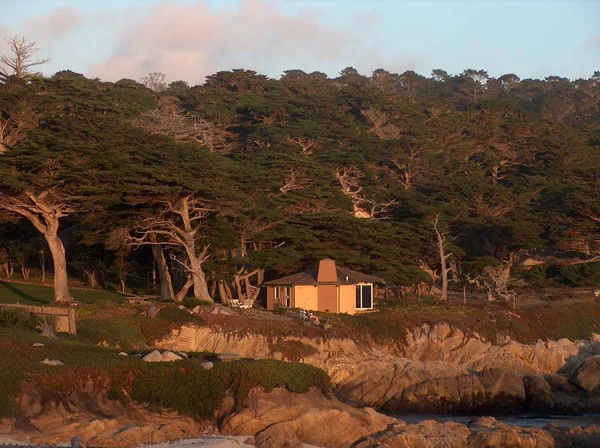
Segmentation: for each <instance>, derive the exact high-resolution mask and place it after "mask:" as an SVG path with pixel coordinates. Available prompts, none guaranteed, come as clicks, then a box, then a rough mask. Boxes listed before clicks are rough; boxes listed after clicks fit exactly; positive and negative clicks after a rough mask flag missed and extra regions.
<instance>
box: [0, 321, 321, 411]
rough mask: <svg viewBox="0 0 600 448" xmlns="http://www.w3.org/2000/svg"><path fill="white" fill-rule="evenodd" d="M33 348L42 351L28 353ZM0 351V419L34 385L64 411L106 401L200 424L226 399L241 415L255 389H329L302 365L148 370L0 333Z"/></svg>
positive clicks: (96, 352)
mask: <svg viewBox="0 0 600 448" xmlns="http://www.w3.org/2000/svg"><path fill="white" fill-rule="evenodd" d="M34 342H42V343H43V344H44V346H43V347H32V344H33V343H34ZM0 351H2V353H3V356H2V357H0V382H1V384H2V387H0V417H6V416H14V415H16V413H17V412H18V410H17V406H16V401H15V398H16V397H17V396H18V391H19V385H20V384H21V382H22V381H27V382H29V383H32V384H33V385H34V386H35V387H36V389H37V390H38V391H39V392H40V394H41V396H42V400H43V402H44V403H55V404H58V403H62V404H63V406H65V407H66V408H68V406H69V403H70V400H73V398H74V397H78V399H79V398H85V399H91V400H93V399H95V397H97V396H98V395H99V394H100V395H101V394H103V393H106V394H107V395H108V396H109V398H112V399H119V400H121V401H123V402H124V403H127V402H128V401H129V400H134V401H136V402H140V403H148V404H150V405H153V406H156V407H159V408H169V409H174V410H177V411H179V412H181V413H182V414H184V415H189V416H192V417H199V418H205V419H213V418H214V417H215V414H216V412H217V411H218V410H219V409H221V407H222V405H223V402H224V400H225V398H226V397H233V399H234V403H235V404H234V406H235V407H236V408H239V407H240V406H241V404H242V403H243V401H244V399H245V398H246V397H247V395H248V393H249V392H250V390H252V389H253V388H255V387H260V388H263V389H265V390H270V389H272V388H274V387H285V388H287V389H289V390H291V391H293V392H298V393H302V392H307V391H308V390H310V388H312V387H317V388H320V389H321V390H322V391H324V392H326V393H328V391H329V389H330V387H331V384H330V380H329V377H328V376H327V373H326V372H324V371H323V370H321V369H318V368H316V367H313V366H310V365H306V364H297V363H286V362H281V361H274V360H260V361H255V360H240V361H234V362H230V363H216V364H215V367H214V368H213V369H211V370H208V371H207V370H205V369H203V368H202V367H201V365H200V363H201V362H202V361H203V360H204V358H203V357H200V356H194V357H190V359H185V360H182V361H178V362H175V363H146V362H144V361H142V360H141V359H140V358H139V357H133V356H129V357H121V356H118V354H117V352H118V350H113V349H109V348H103V347H99V346H96V345H93V344H90V343H89V342H87V341H85V340H83V339H82V338H79V337H75V336H60V337H59V339H57V340H49V339H46V338H43V337H41V336H40V335H38V334H36V333H35V332H33V331H31V330H26V329H24V328H20V327H14V328H6V327H5V328H0ZM45 358H49V359H58V360H60V361H61V362H63V363H64V366H58V367H49V366H45V365H42V364H40V361H41V360H43V359H45Z"/></svg>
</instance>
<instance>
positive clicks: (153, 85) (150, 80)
mask: <svg viewBox="0 0 600 448" xmlns="http://www.w3.org/2000/svg"><path fill="white" fill-rule="evenodd" d="M166 79H167V75H165V74H164V73H161V72H151V73H148V74H147V75H146V76H142V83H143V84H144V85H145V86H146V87H148V88H149V89H150V90H152V91H154V92H156V93H160V92H164V91H165V90H167V83H166V82H165V80H166Z"/></svg>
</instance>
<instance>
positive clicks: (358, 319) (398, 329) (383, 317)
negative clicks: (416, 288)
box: [328, 302, 600, 344]
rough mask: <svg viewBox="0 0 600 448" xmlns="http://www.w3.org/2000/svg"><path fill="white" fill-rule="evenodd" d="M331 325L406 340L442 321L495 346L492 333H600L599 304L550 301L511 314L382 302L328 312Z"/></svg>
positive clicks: (530, 336) (529, 339) (516, 336)
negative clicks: (370, 308)
mask: <svg viewBox="0 0 600 448" xmlns="http://www.w3.org/2000/svg"><path fill="white" fill-rule="evenodd" d="M328 317H329V318H330V319H331V320H332V321H333V322H335V324H336V326H338V327H339V328H340V329H342V331H344V330H343V329H345V332H346V333H347V334H350V335H354V338H355V339H360V338H365V339H366V338H369V337H371V338H372V339H374V340H375V341H376V342H379V343H394V342H395V343H398V344H404V343H405V342H406V335H407V332H408V331H412V330H413V329H414V328H415V327H420V326H422V325H425V324H427V325H435V324H438V323H447V324H449V325H450V326H452V327H454V328H458V329H460V330H462V331H463V332H465V333H466V334H468V335H472V334H475V333H477V334H479V335H480V336H482V337H483V338H484V339H485V340H487V341H489V342H491V343H493V344H495V343H497V336H498V335H500V334H502V335H507V336H510V337H511V339H513V340H516V341H519V342H521V343H524V344H531V343H534V342H536V341H537V340H538V339H542V340H545V339H560V338H569V339H571V340H576V339H582V338H586V337H589V336H590V335H591V334H592V333H598V332H599V331H600V304H597V303H587V304H577V305H567V304H549V305H546V306H544V307H536V308H528V309H523V310H517V312H516V313H515V312H511V311H510V310H508V309H506V308H500V307H498V306H490V305H486V304H481V305H477V306H475V305H470V306H462V305H442V304H415V303H412V302H395V303H393V304H391V305H387V306H386V305H383V306H382V307H381V309H380V312H378V313H372V314H363V315H355V316H349V315H329V316H328Z"/></svg>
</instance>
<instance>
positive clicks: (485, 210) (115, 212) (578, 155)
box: [0, 41, 600, 304]
mask: <svg viewBox="0 0 600 448" xmlns="http://www.w3.org/2000/svg"><path fill="white" fill-rule="evenodd" d="M19 42H21V41H18V42H16V43H17V44H19ZM26 44H27V41H22V42H21V45H26ZM29 57H33V56H32V55H30V56H29ZM25 62H27V61H25ZM30 62H32V61H30ZM26 65H27V64H25V66H26ZM168 76H169V77H170V78H172V79H176V76H177V74H176V67H173V73H169V74H168ZM160 79H163V78H160ZM144 83H145V84H144ZM159 84H160V85H158V84H157V83H155V82H150V81H149V80H148V79H145V80H142V82H137V81H135V80H131V79H122V80H120V81H118V82H114V83H112V82H102V81H100V80H98V79H87V78H85V77H84V76H82V75H80V74H77V73H73V72H71V71H68V70H65V71H61V72H58V73H56V74H54V75H52V76H50V77H43V76H39V75H36V74H34V73H30V72H28V71H27V70H25V71H21V72H18V73H17V71H10V70H9V71H8V72H7V74H6V75H5V76H3V78H2V82H1V83H0V268H1V271H2V276H3V277H5V278H6V279H8V280H11V279H12V280H14V279H18V280H26V281H35V282H42V283H49V282H50V281H53V282H54V293H53V294H54V299H55V300H57V301H70V300H71V299H72V297H75V298H77V292H73V291H72V290H71V289H70V287H71V286H73V285H78V286H82V285H86V286H87V287H89V288H92V289H107V290H112V291H120V292H145V293H147V292H148V290H154V291H155V293H156V294H157V295H160V296H161V297H162V298H163V299H166V300H174V301H182V300H183V299H184V298H185V297H186V296H193V297H194V298H196V299H198V300H204V301H213V300H221V301H224V302H227V301H229V300H231V299H232V298H238V299H246V298H256V297H257V296H258V294H259V292H260V285H261V283H262V282H263V281H264V280H265V279H269V278H274V277H276V276H280V275H285V274H290V273H294V272H297V271H299V270H302V269H305V268H307V267H312V266H314V264H315V263H316V261H317V260H318V259H320V258H322V257H325V256H328V257H331V258H334V259H336V261H337V262H338V264H339V265H343V266H346V267H348V268H352V269H357V270H361V271H364V272H367V273H372V274H375V275H378V276H381V277H383V278H385V279H386V280H387V282H388V284H390V285H392V286H393V287H394V288H392V289H393V290H394V291H393V292H395V293H397V294H398V295H402V294H405V293H410V292H411V291H413V292H416V293H418V294H420V292H421V289H422V288H425V289H426V288H427V285H430V284H432V283H436V282H437V283H440V282H441V283H442V288H441V290H442V293H441V295H440V299H441V300H444V299H446V298H447V293H446V291H447V286H448V283H449V284H450V289H452V286H453V285H456V286H458V287H459V288H462V286H466V287H468V288H469V289H472V290H475V289H478V290H481V291H483V292H484V293H486V294H487V296H488V297H489V298H490V299H497V298H500V299H505V300H506V301H507V302H509V303H510V302H511V301H512V302H513V304H514V297H515V294H514V291H513V290H512V288H511V286H512V285H513V284H514V281H515V280H520V281H521V282H527V283H528V284H529V285H533V286H536V285H540V286H544V285H545V286H548V285H564V286H594V285H597V284H598V282H599V281H600V263H598V260H599V259H600V208H599V207H600V206H599V205H598V192H599V187H600V151H599V147H600V113H599V112H600V72H596V73H594V74H593V75H592V76H591V77H590V78H588V79H577V80H568V79H564V78H560V77H556V76H549V77H547V78H546V79H544V80H535V79H525V80H521V79H519V77H518V76H517V75H514V74H506V75H503V76H501V77H499V78H493V77H491V76H489V75H488V73H487V72H485V71H484V70H471V69H467V70H464V71H463V72H462V73H458V74H448V73H446V72H445V71H443V70H434V72H433V73H432V74H431V76H429V77H425V76H421V75H419V74H416V73H414V72H411V71H407V72H405V73H402V74H395V73H390V72H387V71H385V70H383V69H380V70H376V71H375V72H374V73H373V74H371V75H370V76H365V75H362V74H360V73H358V72H357V71H356V70H354V69H353V68H346V69H344V70H342V72H341V73H340V75H339V76H338V77H336V78H329V77H327V76H326V75H324V74H322V73H310V74H309V73H304V72H302V71H301V70H289V71H286V72H285V73H284V74H283V75H282V76H281V77H280V78H279V79H270V78H268V77H266V76H263V75H260V74H258V73H255V72H253V71H250V70H233V71H227V72H219V73H216V74H214V75H212V76H209V77H207V79H206V82H205V83H204V84H203V85H197V86H189V85H188V84H187V83H186V82H185V81H173V82H171V83H169V84H168V85H166V84H164V83H162V82H161V83H159ZM527 258H529V259H530V261H531V263H530V264H529V265H527V266H525V267H523V264H522V262H523V261H524V260H526V259H527ZM535 264H539V265H537V266H535V267H531V266H532V265H535ZM69 282H70V283H69ZM7 285H8V284H3V288H9V286H7ZM417 287H418V291H417V289H416V288H417Z"/></svg>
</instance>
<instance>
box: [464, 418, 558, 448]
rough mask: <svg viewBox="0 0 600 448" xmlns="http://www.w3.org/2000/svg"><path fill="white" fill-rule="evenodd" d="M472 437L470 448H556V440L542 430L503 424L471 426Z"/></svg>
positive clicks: (469, 441)
mask: <svg viewBox="0 0 600 448" xmlns="http://www.w3.org/2000/svg"><path fill="white" fill-rule="evenodd" d="M469 429H470V430H471V435H470V436H469V437H468V446H469V447H470V448H471V447H472V448H479V447H481V448H484V447H485V448H488V447H498V448H500V447H509V446H510V447H519V448H554V447H555V445H554V438H553V437H552V436H551V435H550V434H548V433H547V432H546V431H544V430H543V429H541V428H533V427H532V428H527V427H519V426H510V425H506V424H503V423H499V422H495V424H489V422H486V424H485V425H477V424H476V423H475V424H473V425H469Z"/></svg>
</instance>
